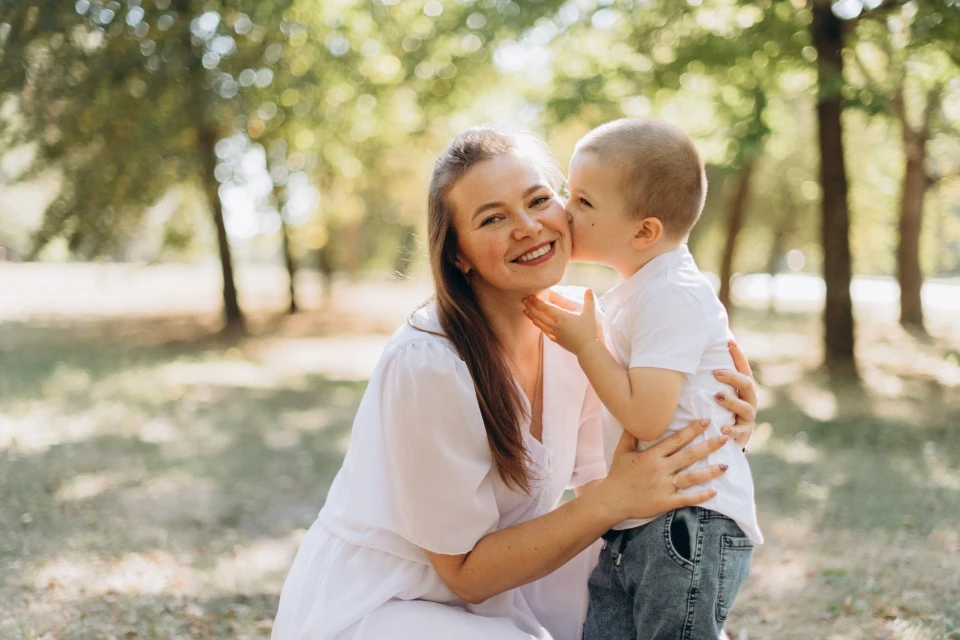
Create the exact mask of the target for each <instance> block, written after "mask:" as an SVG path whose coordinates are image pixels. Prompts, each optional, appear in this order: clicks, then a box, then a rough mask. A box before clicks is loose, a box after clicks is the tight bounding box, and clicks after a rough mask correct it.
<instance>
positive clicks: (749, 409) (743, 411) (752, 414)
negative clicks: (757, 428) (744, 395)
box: [716, 393, 757, 423]
mask: <svg viewBox="0 0 960 640" xmlns="http://www.w3.org/2000/svg"><path fill="white" fill-rule="evenodd" d="M716 401H717V402H718V403H720V406H722V407H724V408H725V409H729V410H730V411H733V413H735V414H736V415H737V417H738V418H739V420H738V422H743V423H750V422H753V421H754V420H756V419H757V410H756V408H754V406H753V405H752V404H750V403H749V402H747V401H746V400H741V399H740V398H734V397H733V396H731V395H730V394H728V393H718V394H717V395H716Z"/></svg>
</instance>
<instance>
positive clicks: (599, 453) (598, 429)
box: [568, 385, 607, 489]
mask: <svg viewBox="0 0 960 640" xmlns="http://www.w3.org/2000/svg"><path fill="white" fill-rule="evenodd" d="M606 475H607V463H606V461H605V459H604V457H603V416H602V414H601V404H600V398H598V397H597V393H596V391H594V390H593V387H592V386H590V385H587V392H586V394H585V395H584V398H583V409H582V410H581V411H580V432H579V435H578V437H577V457H576V460H575V461H574V465H573V475H572V476H571V478H570V486H569V487H568V488H570V489H576V488H577V487H582V486H583V485H585V484H587V483H588V482H592V481H594V480H599V479H600V478H603V477H605V476H606Z"/></svg>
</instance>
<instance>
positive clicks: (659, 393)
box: [576, 340, 684, 441]
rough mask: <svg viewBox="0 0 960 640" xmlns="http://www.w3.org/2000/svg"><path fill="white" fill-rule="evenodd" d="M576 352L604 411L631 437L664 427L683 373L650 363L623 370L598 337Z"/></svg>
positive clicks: (654, 434)
mask: <svg viewBox="0 0 960 640" xmlns="http://www.w3.org/2000/svg"><path fill="white" fill-rule="evenodd" d="M576 356H577V360H578V361H579V362H580V368H581V369H583V372H584V373H585V374H586V375H587V379H588V380H589V381H590V384H592V385H593V388H594V390H595V391H596V392H597V396H599V397H600V401H601V402H602V403H603V405H604V406H605V407H606V408H607V411H609V412H610V413H611V414H613V417H614V418H616V419H617V421H618V422H619V423H620V424H621V425H623V428H624V429H626V430H627V431H629V432H630V433H631V434H632V435H633V437H635V438H637V439H638V440H643V441H650V440H656V439H657V438H658V437H660V436H661V435H662V434H663V433H664V432H665V431H666V430H667V427H669V426H670V422H671V421H672V420H673V415H674V413H676V411H677V403H678V402H679V401H680V390H681V388H682V387H683V378H684V374H682V373H680V372H679V371H670V370H669V369H654V368H652V367H636V368H633V369H628V370H625V369H624V368H623V367H621V366H620V365H619V364H618V363H617V361H616V360H615V359H614V357H613V355H611V353H610V352H609V351H608V350H607V348H606V347H605V346H604V345H603V343H601V342H600V341H599V340H594V341H593V342H590V343H587V344H586V345H584V346H583V347H582V348H581V350H580V352H579V353H576Z"/></svg>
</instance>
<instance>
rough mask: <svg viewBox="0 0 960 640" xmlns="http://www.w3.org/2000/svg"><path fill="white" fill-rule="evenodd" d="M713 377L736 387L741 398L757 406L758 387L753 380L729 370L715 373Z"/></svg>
mask: <svg viewBox="0 0 960 640" xmlns="http://www.w3.org/2000/svg"><path fill="white" fill-rule="evenodd" d="M713 376H714V377H715V378H716V379H717V380H719V381H720V382H725V383H726V384H729V385H730V386H732V387H734V388H735V389H736V390H737V392H738V393H739V394H740V397H741V398H743V399H744V400H746V401H747V402H749V403H750V404H751V405H753V406H754V407H756V406H757V385H756V383H755V382H754V381H753V378H751V377H750V376H748V375H745V374H742V373H740V372H738V371H730V370H729V369H720V370H718V371H714V372H713Z"/></svg>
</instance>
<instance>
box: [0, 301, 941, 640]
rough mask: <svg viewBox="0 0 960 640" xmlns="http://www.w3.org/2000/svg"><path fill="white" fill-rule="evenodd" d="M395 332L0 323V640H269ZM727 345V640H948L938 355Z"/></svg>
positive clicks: (919, 345) (897, 337) (794, 336)
mask: <svg viewBox="0 0 960 640" xmlns="http://www.w3.org/2000/svg"><path fill="white" fill-rule="evenodd" d="M415 303H416V300H414V302H413V304H415ZM369 304H372V303H369ZM369 304H368V306H369ZM391 304H393V302H392V303H391ZM403 313H404V312H393V313H392V314H391V313H386V312H385V313H383V314H381V315H379V316H376V320H377V321H372V320H371V319H370V318H371V314H370V313H369V309H365V311H364V313H363V316H362V317H359V316H357V315H356V314H354V315H351V313H348V312H345V311H343V310H340V311H335V310H334V311H327V312H322V311H312V312H308V313H307V314H304V315H303V316H301V317H299V318H293V319H276V318H267V317H264V318H260V319H259V320H256V319H255V322H254V323H253V326H254V327H255V328H256V329H257V333H255V335H253V336H250V337H247V338H244V339H240V340H237V341H234V342H223V341H221V340H219V339H217V338H216V337H215V336H214V335H213V334H212V333H211V327H210V325H209V318H208V317H207V316H204V315H200V316H197V315H190V314H185V315H181V316H171V317H158V318H144V317H137V316H124V317H107V318H94V317H88V316H82V317H80V316H78V317H73V318H71V319H69V320H67V319H66V318H65V317H47V318H45V319H43V320H42V321H37V320H29V321H28V320H27V319H7V320H6V321H4V322H2V324H0V638H11V639H14V638H16V639H20V638H62V639H73V638H76V639H80V638H109V637H114V638H134V637H135V638H198V637H209V638H250V639H253V638H267V637H269V633H270V621H271V619H272V616H273V614H274V613H275V610H276V603H277V597H278V594H279V589H280V586H281V585H282V581H283V579H284V577H285V575H286V571H287V569H288V568H289V566H290V562H291V560H292V556H293V553H294V552H295V551H296V548H297V545H298V543H299V541H300V539H301V537H302V535H303V533H304V530H305V529H306V527H308V526H309V524H310V523H311V522H312V520H313V519H314V517H315V516H316V512H317V510H318V509H319V508H320V506H321V505H322V503H323V499H324V496H325V494H326V491H327V488H328V487H329V483H330V481H331V480H332V478H333V476H334V474H335V473H336V470H337V468H338V466H339V463H340V460H341V459H342V455H343V453H344V451H345V447H346V444H347V441H348V438H349V430H350V423H351V420H352V417H353V412H354V410H355V408H356V405H357V403H358V402H359V399H360V397H361V395H362V392H363V389H364V386H365V380H366V376H367V375H368V374H369V371H370V369H371V368H372V366H373V364H374V363H375V362H376V358H377V356H378V354H379V350H380V348H381V347H382V345H383V343H384V342H385V341H386V339H387V332H388V331H389V330H390V329H391V328H392V327H393V326H395V325H396V324H397V321H398V319H402V317H403ZM735 330H736V333H737V335H738V338H739V340H740V341H741V343H742V344H743V346H744V348H745V350H746V351H747V353H748V355H749V356H750V357H751V361H752V362H753V364H754V366H755V369H756V372H757V376H758V379H759V380H760V381H761V382H762V384H763V393H762V396H763V397H762V409H761V414H760V418H759V420H758V422H759V426H758V429H757V434H756V437H755V438H754V442H753V443H752V444H751V449H752V451H751V455H750V461H751V465H752V467H753V471H754V476H755V478H756V483H757V499H758V509H759V514H760V518H761V525H762V526H763V529H764V532H765V534H766V537H767V543H766V544H765V545H763V546H762V547H760V548H759V549H758V551H757V553H756V556H755V560H754V568H753V572H752V574H751V578H750V580H749V581H748V583H747V585H746V587H745V589H744V591H743V592H742V594H741V597H740V599H739V600H738V602H737V605H736V607H735V608H734V612H733V614H732V616H731V618H730V621H729V623H728V629H729V630H730V631H731V635H732V637H733V638H750V639H759V638H776V639H782V638H798V639H799V638H832V639H854V638H897V639H904V640H908V639H909V640H912V639H927V638H960V632H956V628H957V627H958V626H960V471H958V470H960V429H958V424H960V393H958V389H960V365H958V363H957V362H956V359H955V355H954V354H956V353H957V352H958V347H960V338H958V336H956V335H950V331H951V330H952V329H950V327H946V328H945V329H942V330H939V332H935V335H937V336H938V337H936V338H932V339H924V340H921V339H917V338H914V337H912V336H910V335H908V334H905V333H903V332H902V331H900V330H899V329H898V328H897V327H895V326H892V325H890V324H889V323H886V324H884V323H878V324H871V323H870V322H869V319H867V320H865V321H864V322H861V325H860V333H859V336H858V337H859V347H858V348H859V355H860V362H861V374H862V380H863V382H862V383H860V384H850V383H847V382H844V381H836V380H831V378H830V377H829V376H828V375H827V374H825V373H823V372H822V371H820V370H819V369H817V362H818V355H817V352H818V340H819V338H818V329H817V319H816V318H815V317H814V316H812V315H805V314H795V315H782V316H778V317H775V318H771V317H769V316H767V315H766V314H765V313H762V312H759V311H743V312H741V313H740V314H739V315H738V317H737V319H736V323H735Z"/></svg>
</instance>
